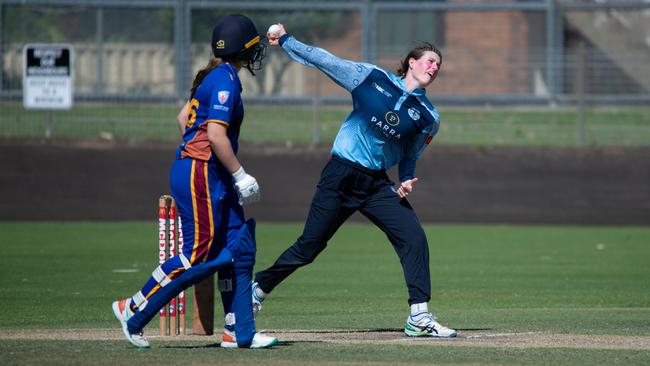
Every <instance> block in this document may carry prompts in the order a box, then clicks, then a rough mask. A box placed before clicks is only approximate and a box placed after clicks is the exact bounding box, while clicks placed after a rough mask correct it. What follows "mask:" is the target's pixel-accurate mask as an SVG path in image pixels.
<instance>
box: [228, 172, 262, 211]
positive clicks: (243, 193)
mask: <svg viewBox="0 0 650 366" xmlns="http://www.w3.org/2000/svg"><path fill="white" fill-rule="evenodd" d="M232 177H233V178H234V179H235V190H236V191H237V195H238V196H239V204H240V205H242V206H243V205H247V204H249V203H253V202H257V201H259V200H260V198H261V193H260V186H259V184H257V180H256V179H255V177H253V176H252V175H249V174H248V173H246V172H245V171H244V167H240V168H239V170H237V171H236V172H234V173H233V175H232Z"/></svg>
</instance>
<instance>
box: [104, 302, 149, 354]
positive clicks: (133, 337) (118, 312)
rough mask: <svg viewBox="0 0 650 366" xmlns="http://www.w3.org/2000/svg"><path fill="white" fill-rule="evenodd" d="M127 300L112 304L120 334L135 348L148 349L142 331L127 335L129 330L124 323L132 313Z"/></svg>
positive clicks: (147, 343)
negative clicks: (120, 326)
mask: <svg viewBox="0 0 650 366" xmlns="http://www.w3.org/2000/svg"><path fill="white" fill-rule="evenodd" d="M128 300H129V299H122V300H117V301H114V302H113V315H115V318H117V320H118V321H119V322H120V325H122V332H123V333H124V336H125V337H126V340H128V341H129V342H131V344H132V345H134V346H135V347H137V348H149V341H147V338H145V337H144V333H142V331H141V332H140V333H137V334H131V333H129V328H128V326H127V325H126V322H127V321H129V319H130V318H131V317H132V316H133V311H132V310H131V308H130V307H129V305H128Z"/></svg>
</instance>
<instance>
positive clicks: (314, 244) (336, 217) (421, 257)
mask: <svg viewBox="0 0 650 366" xmlns="http://www.w3.org/2000/svg"><path fill="white" fill-rule="evenodd" d="M394 189H395V188H394V185H393V183H392V182H391V180H390V179H389V178H388V175H387V174H386V172H385V171H384V170H380V171H373V170H369V169H367V168H365V167H362V166H360V165H357V164H355V163H352V162H350V161H347V160H344V159H342V158H339V157H337V156H333V157H332V159H331V160H330V161H329V162H328V163H327V165H326V166H325V168H324V169H323V172H322V173H321V178H320V181H319V183H318V186H317V187H316V194H315V195H314V198H313V199H312V202H311V207H310V209H309V215H308V216H307V222H306V223H305V227H304V229H303V233H302V235H301V236H300V237H299V238H298V240H296V242H295V243H294V244H293V245H292V246H291V247H289V248H288V249H287V250H285V251H284V253H282V254H281V255H280V257H279V258H278V259H277V260H276V261H275V263H274V264H273V265H272V266H271V267H269V268H268V269H266V270H264V271H261V272H257V273H256V275H255V280H256V281H257V282H258V284H259V286H260V288H261V289H262V290H263V291H264V292H266V293H270V292H271V291H273V289H274V288H275V287H276V286H277V285H278V284H280V282H282V281H283V280H284V279H285V278H287V277H288V276H289V275H290V274H291V273H293V272H294V271H295V270H296V269H298V268H300V267H302V266H304V265H306V264H309V263H311V262H313V261H314V259H315V258H316V256H318V254H320V252H322V251H323V249H325V247H326V246H327V242H328V241H329V240H330V238H332V236H333V235H334V233H336V231H337V230H338V228H339V227H341V225H342V224H343V223H344V222H345V220H347V219H348V218H349V217H350V216H351V215H352V214H353V213H354V212H356V211H359V212H361V213H362V214H363V215H364V216H366V217H367V218H368V219H370V221H372V222H373V223H374V224H375V225H377V227H379V228H380V229H381V230H382V231H383V232H384V233H385V234H386V236H387V237H388V240H390V242H391V243H392V245H393V248H394V249H395V251H396V252H397V255H398V256H399V259H400V263H401V264H402V269H403V271H404V279H405V280H406V286H407V288H408V293H409V300H408V302H409V304H417V303H422V302H427V301H429V299H430V298H431V279H430V272H429V247H428V243H427V239H426V236H425V234H424V230H423V229H422V225H421V224H420V221H419V220H418V218H417V216H416V215H415V212H414V211H413V208H412V207H411V205H410V204H409V203H408V201H407V200H406V199H401V198H399V196H398V195H397V193H395V190H394ZM369 263H371V262H369Z"/></svg>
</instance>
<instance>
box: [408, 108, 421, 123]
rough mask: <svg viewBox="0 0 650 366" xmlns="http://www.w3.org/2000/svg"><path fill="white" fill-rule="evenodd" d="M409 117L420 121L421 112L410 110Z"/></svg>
mask: <svg viewBox="0 0 650 366" xmlns="http://www.w3.org/2000/svg"><path fill="white" fill-rule="evenodd" d="M408 112H409V117H411V119H412V120H414V121H417V120H419V119H420V112H418V111H417V110H416V109H415V108H409V110H408Z"/></svg>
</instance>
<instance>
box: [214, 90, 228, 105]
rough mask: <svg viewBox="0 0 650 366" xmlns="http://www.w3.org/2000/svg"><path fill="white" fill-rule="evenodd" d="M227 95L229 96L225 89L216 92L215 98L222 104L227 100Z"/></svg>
mask: <svg viewBox="0 0 650 366" xmlns="http://www.w3.org/2000/svg"><path fill="white" fill-rule="evenodd" d="M228 97H230V92H229V91H227V90H222V91H220V92H219V93H218V94H217V98H218V99H219V103H221V104H224V103H225V102H226V101H228Z"/></svg>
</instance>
